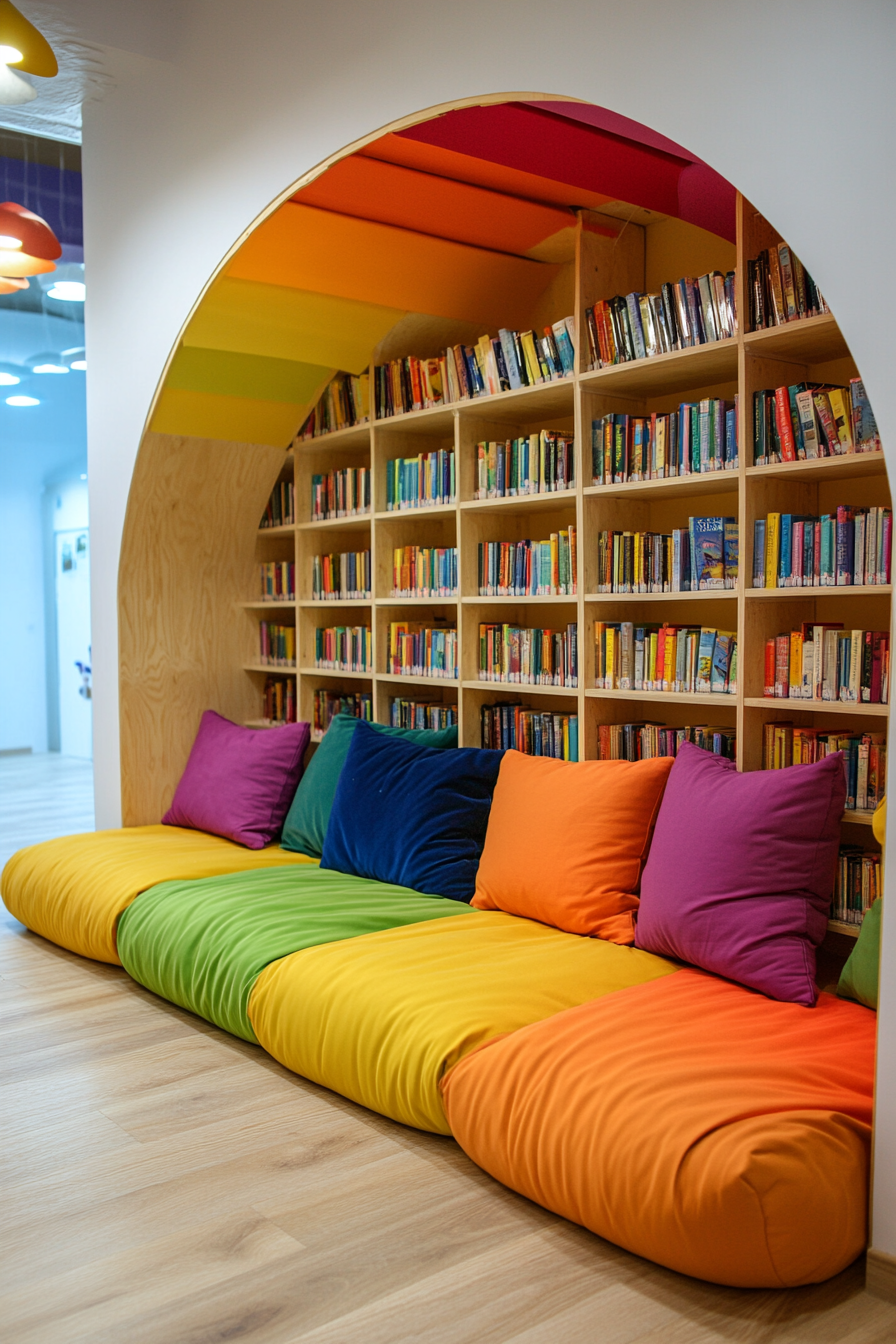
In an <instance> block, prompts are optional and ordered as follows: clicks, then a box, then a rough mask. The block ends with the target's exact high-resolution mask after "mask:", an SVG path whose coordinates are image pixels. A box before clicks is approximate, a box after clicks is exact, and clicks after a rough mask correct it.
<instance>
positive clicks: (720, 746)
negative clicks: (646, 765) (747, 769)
mask: <svg viewBox="0 0 896 1344" xmlns="http://www.w3.org/2000/svg"><path fill="white" fill-rule="evenodd" d="M682 742H693V744H694V746H695V747H700V748H701V749H702V750H703V751H711V752H712V753H713V755H714V756H725V757H726V758H727V759H728V760H729V761H733V760H736V759H737V738H736V736H735V733H734V729H733V728H731V727H729V726H728V725H727V724H726V725H720V726H718V727H715V726H712V725H710V724H699V725H696V726H693V727H684V728H672V727H669V726H667V725H666V724H662V723H647V722H641V723H600V724H598V726H597V759H598V760H599V761H651V760H653V759H654V757H656V756H677V755H678V748H679V747H680V746H681V744H682Z"/></svg>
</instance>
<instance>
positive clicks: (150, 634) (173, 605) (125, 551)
mask: <svg viewBox="0 0 896 1344" xmlns="http://www.w3.org/2000/svg"><path fill="white" fill-rule="evenodd" d="M283 457H284V454H283V450H282V449H279V448H273V447H268V446H265V445H259V444H252V443H225V442H221V441H218V440H213V439H196V438H181V437H178V436H175V435H169V434H152V433H151V434H147V435H146V436H145V438H144V440H143V443H142V445H141V448H140V454H139V456H138V458H137V465H136V468H135V471H134V477H133V481H132V483H131V491H130V496H129V501H128V509H127V514H126V517H125V527H124V537H123V541H122V548H121V563H120V568H119V580H118V608H119V680H120V697H121V777H122V811H123V821H124V824H125V825H126V826H140V825H147V824H150V823H153V822H158V821H159V820H160V819H161V816H162V813H163V812H164V811H165V809H166V808H167V807H168V805H169V803H170V802H171V798H172V796H173V793H174V789H175V787H176V785H177V781H178V779H179V778H180V775H181V772H182V771H183V768H184V765H185V764H186V760H187V757H188V755H189V751H190V746H191V745H192V742H193V738H194V736H195V734H196V729H197V727H198V725H199V720H200V717H201V715H202V712H203V710H206V709H215V710H217V711H218V713H219V714H224V715H225V716H226V717H227V718H230V719H234V720H236V721H240V720H243V719H246V718H249V717H252V716H254V715H256V714H257V713H258V704H257V703H256V701H257V697H258V688H257V686H253V685H252V683H251V679H250V678H249V677H248V676H247V674H246V673H245V672H244V671H243V670H242V664H243V662H244V661H245V653H246V650H245V649H244V647H243V642H244V640H245V639H246V629H245V618H244V616H243V613H242V612H240V611H239V610H238V609H237V607H236V603H237V602H239V601H241V600H244V599H246V598H249V597H251V596H253V595H254V593H255V589H256V587H257V583H256V580H255V542H256V535H257V533H256V529H257V525H258V520H259V518H260V517H261V515H262V513H263V511H264V507H265V504H266V503H267V499H268V495H269V493H270V490H271V488H272V487H273V485H274V482H275V481H276V479H277V475H278V472H279V471H280V468H281V465H282V463H283Z"/></svg>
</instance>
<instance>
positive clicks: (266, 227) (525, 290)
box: [227, 202, 558, 330]
mask: <svg viewBox="0 0 896 1344" xmlns="http://www.w3.org/2000/svg"><path fill="white" fill-rule="evenodd" d="M557 271H558V268H557V267H556V266H551V265H546V264H544V263H541V262H537V261H528V260H524V259H523V258H521V257H512V256H507V255H506V254H505V253H501V252H491V251H487V250H485V249H484V248H476V247H468V246H466V244H463V243H455V242H451V241H449V240H448V239H444V238H433V237H430V236H427V235H425V234H421V233H413V232H410V231H409V230H406V229H396V228H394V227H393V226H391V225H388V224H377V223H373V222H370V221H368V220H361V219H353V218H352V217H351V216H349V215H336V214H331V213H330V211H328V210H319V209H317V208H316V207H314V206H310V205H296V204H294V203H293V202H289V203H288V204H286V205H283V206H281V207H280V209H279V210H278V211H277V212H276V213H275V214H273V215H271V216H270V218H269V219H267V220H265V222H264V223H263V224H261V225H260V226H259V227H258V228H257V229H256V230H255V231H254V233H252V235H251V236H250V237H249V238H247V240H246V242H245V243H244V244H243V246H242V247H241V248H240V250H239V252H238V253H237V254H236V256H235V257H234V259H233V261H232V262H231V263H230V266H229V267H228V269H227V275H228V276H230V277H232V278H233V279H238V280H255V281H260V282H262V283H264V284H271V285H280V286H284V285H285V286H289V287H293V288H296V289H302V290H310V291H313V292H315V293H319V294H334V295H339V296H341V297H343V298H348V299H356V300H360V301H361V302H363V303H374V304H381V305H387V306H389V307H392V308H403V309H405V310H407V311H409V312H414V313H429V314H431V315H432V316H434V317H448V318H454V319H460V320H463V321H468V322H481V323H482V324H483V326H484V327H487V328H489V329H490V330H496V329H497V328H498V327H499V326H509V327H522V328H525V327H527V326H528V325H529V324H530V317H529V314H531V311H532V308H533V306H534V305H535V303H536V302H537V301H538V299H539V298H540V296H541V295H542V293H543V292H544V290H545V289H546V288H547V286H548V285H549V284H550V283H551V281H552V280H553V279H554V277H555V275H556V274H557Z"/></svg>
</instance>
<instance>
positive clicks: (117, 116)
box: [72, 0, 896, 1255]
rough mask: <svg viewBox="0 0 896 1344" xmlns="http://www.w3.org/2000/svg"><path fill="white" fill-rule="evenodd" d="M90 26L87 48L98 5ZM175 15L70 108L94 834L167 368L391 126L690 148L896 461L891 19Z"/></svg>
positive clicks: (894, 1163) (890, 1056) (865, 1)
mask: <svg viewBox="0 0 896 1344" xmlns="http://www.w3.org/2000/svg"><path fill="white" fill-rule="evenodd" d="M88 11H89V14H90V16H91V22H92V24H93V27H92V29H91V31H90V32H89V33H86V34H85V35H86V36H89V37H91V38H94V39H96V36H97V23H96V11H97V0H92V3H90V4H88V5H87V6H86V10H85V11H84V12H85V13H86V12H88ZM180 16H181V17H180V27H179V32H178V36H179V41H178V42H176V43H169V44H168V45H160V44H156V45H155V47H151V46H149V45H147V43H146V42H145V41H143V43H142V49H143V50H144V51H150V50H152V51H154V52H163V53H164V54H166V55H167V53H168V51H169V50H170V49H171V47H172V46H173V47H174V53H173V58H172V60H170V61H168V60H166V61H160V60H154V59H150V58H149V57H148V56H140V55H137V54H134V53H133V52H124V51H120V50H117V51H116V50H108V51H107V64H108V68H109V71H110V73H111V75H112V77H113V79H112V82H111V87H110V89H109V91H108V92H107V93H106V94H105V95H104V100H103V101H101V102H97V103H93V104H89V105H87V106H86V107H85V110H84V179H85V181H84V186H85V192H84V201H85V255H86V261H87V266H88V274H89V277H90V283H89V299H88V305H87V323H88V330H87V344H88V348H89V350H90V375H89V381H88V414H89V433H90V483H91V519H92V524H93V526H92V540H93V565H94V568H93V575H94V578H93V623H94V667H95V697H96V699H95V701H94V704H95V714H96V720H95V725H96V726H95V759H96V778H97V821H98V824H99V825H103V826H108V825H114V824H115V823H116V821H117V820H118V818H119V816H120V812H119V781H118V723H117V716H118V709H117V666H116V638H117V635H116V602H115V587H116V570H117V561H118V550H119V540H120V535H121V527H122V521H123V517H124V509H125V504H126V500H127V491H128V484H129V481H130V476H131V470H132V466H133V462H134V457H135V454H136V451H137V447H138V444H139V440H140V434H141V430H142V427H143V422H144V417H145V415H146V412H147V410H148V407H149V403H150V399H151V396H152V393H153V389H154V387H155V385H156V382H157V379H158V377H159V375H160V373H161V370H162V367H163V365H164V362H165V359H166V357H167V355H168V353H169V351H170V349H171V347H172V345H173V343H174V341H175V339H176V337H177V333H178V331H179V329H180V327H181V325H182V324H183V322H184V320H185V319H186V317H187V315H188V312H189V310H190V307H191V305H192V304H193V302H194V301H195V300H196V298H197V297H198V295H199V293H200V291H201V290H202V287H203V286H204V285H205V284H206V282H207V281H208V279H209V277H210V276H211V274H212V272H213V271H214V269H215V267H216V265H217V264H218V262H219V261H220V259H221V257H222V256H223V254H224V253H225V252H226V251H227V249H228V248H230V247H231V246H232V244H233V243H234V242H235V240H236V239H237V237H238V236H239V234H240V233H241V231H242V230H243V229H245V228H246V227H247V225H248V224H249V223H250V222H251V221H252V219H253V217H254V216H256V215H257V214H258V213H259V212H261V211H263V210H264V209H265V207H266V206H267V205H268V203H269V202H270V201H271V200H272V199H273V198H274V197H276V196H277V195H278V194H279V193H281V192H283V191H284V190H285V188H286V187H287V186H288V185H289V183H290V182H291V181H293V180H294V179H295V178H297V177H298V176H299V175H300V174H302V173H304V172H305V171H306V170H308V169H310V168H311V167H312V166H313V165H314V164H316V163H318V162H320V161H321V160H322V159H324V158H325V157H326V156H328V155H329V154H331V153H333V152H335V151H337V150H339V149H340V148H341V147H342V146H344V145H346V144H348V143H349V142H351V141H353V140H355V139H356V138H358V137H362V136H365V135H367V134H369V133H370V132H371V131H372V130H374V129H375V128H377V127H381V126H384V125H386V124H387V123H389V122H390V121H392V120H393V119H395V118H399V117H403V116H406V115H407V114H409V113H413V112H415V111H417V110H420V109H424V108H427V107H431V106H433V105H435V104H437V103H440V102H443V101H449V100H452V99H456V98H460V97H474V96H476V95H480V94H486V93H493V92H501V91H507V92H514V91H522V90H526V91H529V92H532V93H543V94H551V93H559V94H567V95H572V96H575V97H579V98H583V99H587V100H589V101H591V102H595V103H598V104H602V105H604V106H607V107H609V108H612V109H613V110H615V111H617V112H621V113H624V114H625V115H627V116H630V117H634V118H636V119H637V120H639V121H643V122H645V123H647V124H648V125H650V126H652V127H653V128H655V129H656V130H658V131H661V132H663V133H664V134H666V135H668V136H670V137H672V138H673V139H674V140H677V141H679V142H680V143H682V144H684V145H686V146H687V147H688V148H689V149H691V150H692V151H693V152H694V153H696V154H698V155H700V156H701V157H703V158H704V159H706V160H707V161H708V162H709V163H710V164H712V166H713V167H715V168H717V169H718V170H719V171H720V172H722V173H723V174H724V175H725V176H726V177H728V178H729V179H730V180H731V181H732V182H733V183H734V184H735V185H736V186H738V187H739V188H740V189H741V190H742V191H744V192H745V193H746V194H747V195H748V196H749V197H750V198H751V200H752V201H753V203H754V204H755V205H756V206H757V207H758V208H759V209H760V210H762V212H763V213H764V214H765V215H766V216H767V217H768V218H769V219H771V220H772V221H773V223H774V224H775V226H776V227H777V228H778V229H779V230H780V231H781V232H782V233H783V234H784V235H785V236H786V237H787V238H788V239H789V241H790V242H791V243H792V244H793V245H794V247H795V248H796V250H797V252H798V253H799V255H800V257H801V258H802V260H803V261H804V262H805V264H806V265H807V267H808V269H809V270H810V271H811V273H812V274H813V276H814V277H815V278H816V280H817V281H818V283H819V284H820V286H821V288H822V289H823V291H824V293H825V295H826V297H827V298H828V301H829V302H830V304H831V306H832V308H833V309H834V311H835V313H836V315H837V317H838V319H839V321H840V323H841V326H842V327H843V330H844V332H845V334H846V336H847V339H848V340H849V342H850V344H851V346H852V349H853V353H854V354H855V357H856V359H857V361H858V363H859V366H860V368H861V369H862V372H863V375H864V377H865V381H866V384H867V387H868V391H869V394H870V396H871V399H872V402H873V404H874V407H875V410H876V412H877V416H878V420H879V423H880V427H881V431H882V434H883V436H884V442H885V443H886V444H889V445H890V452H896V383H894V380H893V377H892V370H893V367H894V355H896V349H894V346H896V341H894V335H893V325H894V317H893V315H894V313H896V292H894V291H896V268H894V266H893V265H892V254H893V243H892V237H891V234H892V221H893V219H894V218H896V208H894V207H896V201H894V182H893V174H892V164H893V100H892V94H891V87H892V71H891V65H892V54H893V51H894V50H896V41H894V39H896V6H894V5H893V4H892V2H891V0H853V3H850V4H846V3H843V0H814V2H813V3H808V2H807V0H752V2H751V3H750V4H746V3H743V2H742V0H675V2H674V3H673V2H672V0H627V3H626V4H624V5H623V4H621V3H620V2H619V0H554V3H553V4H545V3H544V0H512V2H511V0H454V3H453V4H452V5H451V6H450V7H449V8H448V9H447V10H446V8H445V6H444V5H443V4H434V3H431V2H430V3H427V0H392V3H388V4H382V3H381V4H371V3H369V0H368V2H367V3H360V0H330V2H329V3H328V4H326V5H324V4H308V3H305V4H298V3H296V2H295V0H256V2H255V3H254V4H253V5H251V6H246V4H245V3H244V0H192V3H189V2H188V0H185V3H184V4H183V5H182V6H181V7H180ZM72 21H73V22H74V24H75V26H76V27H77V13H76V14H74V15H73V16H72ZM110 33H111V30H110ZM110 40H119V41H123V42H124V41H125V38H123V37H117V36H116V37H115V38H114V39H112V38H110ZM141 41H142V39H141ZM133 45H134V46H135V47H139V46H140V45H141V44H140V43H139V42H137V41H136V40H135V41H134V44H133ZM135 295H139V309H138V307H137V305H136V303H135V298H134V296H135ZM138 312H139V320H138ZM892 849H893V852H894V853H896V835H894V842H893V845H892ZM891 870H892V871H894V872H896V864H893V865H891ZM889 908H890V911H891V914H890V917H889V918H888V919H887V921H886V925H885V930H884V937H885V941H886V948H885V960H886V964H887V967H888V968H890V969H888V971H887V974H886V976H885V984H884V986H883V993H882V1003H881V1024H882V1037H883V1041H884V1048H883V1049H882V1052H881V1073H880V1082H879V1100H878V1107H879V1121H880V1123H879V1128H878V1148H877V1162H876V1181H877V1198H876V1204H875V1207H876V1222H875V1244H876V1246H878V1247H879V1248H881V1249H883V1250H886V1251H888V1252H889V1253H890V1254H894V1255H896V1058H894V1050H896V975H894V969H893V968H896V918H894V916H896V893H894V894H893V895H891V896H890V898H889Z"/></svg>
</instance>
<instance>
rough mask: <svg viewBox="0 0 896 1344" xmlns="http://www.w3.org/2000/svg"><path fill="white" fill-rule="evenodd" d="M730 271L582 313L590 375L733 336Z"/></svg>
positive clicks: (598, 305) (600, 302) (627, 296)
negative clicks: (589, 361) (591, 370)
mask: <svg viewBox="0 0 896 1344" xmlns="http://www.w3.org/2000/svg"><path fill="white" fill-rule="evenodd" d="M734 280H735V273H734V271H729V272H728V274H727V275H722V273H721V271H710V272H708V273H707V274H706V275H701V276H699V277H698V279H696V280H695V279H693V278H692V277H691V276H684V277H683V278H682V279H681V280H676V281H675V282H674V284H673V283H668V282H667V283H666V284H664V285H663V286H662V288H661V290H660V292H659V293H657V294H639V293H638V292H637V290H636V291H634V292H633V293H631V294H617V295H616V297H615V298H612V299H599V300H598V302H597V303H595V304H594V306H593V307H592V308H586V309H585V324H586V327H587V329H588V345H589V352H590V356H591V365H590V367H591V368H592V369H603V368H606V367H607V366H608V365H611V364H625V363H628V362H629V361H630V360H633V359H648V358H650V357H651V356H652V355H664V354H667V353H668V352H669V351H672V350H686V349H688V348H689V347H691V346H694V345H706V344H707V343H709V342H711V341H723V340H726V339H727V338H728V337H730V336H733V335H734V334H735V333H736V331H737V307H736V303H735V297H734Z"/></svg>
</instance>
